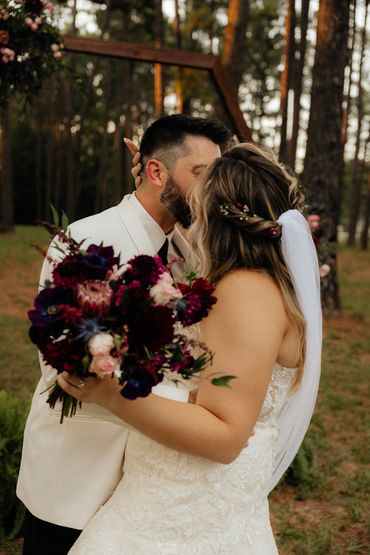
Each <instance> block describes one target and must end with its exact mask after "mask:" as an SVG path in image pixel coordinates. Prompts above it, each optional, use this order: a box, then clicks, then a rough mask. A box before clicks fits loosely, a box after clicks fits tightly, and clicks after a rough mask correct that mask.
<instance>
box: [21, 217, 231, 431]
mask: <svg viewBox="0 0 370 555" xmlns="http://www.w3.org/2000/svg"><path fill="white" fill-rule="evenodd" d="M44 225H45V227H47V229H48V230H49V231H50V232H51V233H52V234H53V235H56V239H54V242H53V244H54V249H56V250H57V252H60V254H61V256H60V258H59V259H57V260H55V259H53V258H50V256H49V255H47V253H43V254H46V256H47V257H48V260H49V262H50V263H51V265H52V268H53V270H52V280H51V281H48V282H46V283H44V284H41V287H42V289H41V290H40V292H39V293H38V295H37V296H36V298H35V300H34V307H33V308H32V309H31V310H30V311H29V313H28V315H29V318H30V320H31V324H32V325H31V328H30V331H29V336H30V339H31V341H32V342H33V343H35V344H36V345H37V347H38V348H39V350H40V352H41V354H42V358H43V360H44V362H45V363H46V364H48V365H50V366H52V367H53V368H55V369H56V370H57V372H58V373H59V372H63V371H67V372H68V373H70V374H71V375H75V376H78V377H79V378H80V380H81V384H83V380H84V379H85V378H87V377H89V376H91V375H97V376H99V377H101V378H107V377H111V378H113V379H118V383H119V384H120V385H122V389H121V394H122V395H123V396H124V397H125V398H128V399H136V398H137V397H145V396H147V395H149V393H150V392H151V390H152V388H153V387H154V386H155V385H157V384H158V383H160V382H161V381H162V380H163V378H164V377H165V376H166V377H168V378H169V379H170V380H172V381H175V382H176V381H178V378H179V376H181V377H182V378H183V379H185V380H187V379H190V378H192V377H193V376H199V375H200V373H201V372H202V370H203V369H205V367H206V366H208V364H210V363H211V361H212V353H211V352H210V351H209V350H208V348H207V347H206V345H204V344H202V343H200V342H198V341H196V340H194V339H189V338H187V337H186V336H185V335H184V332H183V328H186V327H187V326H191V325H193V324H195V323H197V322H199V321H200V320H202V318H204V317H205V316H207V314H208V312H209V310H210V309H211V307H212V306H213V304H214V303H215V302H216V298H215V297H214V296H213V292H214V287H213V286H212V285H210V284H209V283H208V282H207V281H206V280H205V279H203V278H197V277H196V275H195V274H194V273H191V274H188V275H187V276H185V277H184V280H182V281H177V282H176V283H175V282H174V280H173V278H172V276H171V273H170V267H169V266H168V265H165V264H164V263H163V262H162V259H161V258H160V257H159V256H154V257H152V256H147V255H138V256H135V257H133V258H132V259H131V260H129V261H128V263H127V264H126V265H124V266H121V265H120V259H119V257H118V256H115V254H114V251H113V248H112V247H111V246H103V245H89V246H88V248H87V249H84V248H82V244H83V242H81V243H77V242H76V241H75V240H74V239H73V238H72V237H70V235H69V234H67V233H66V232H65V231H63V230H61V229H60V228H59V227H58V226H56V225H52V224H47V223H44ZM65 228H66V226H65ZM39 250H40V249H39ZM210 379H211V382H212V383H213V384H214V385H227V384H228V382H229V380H230V379H232V376H218V377H217V376H216V377H211V378H210ZM58 401H61V402H62V407H61V408H62V410H61V421H63V417H64V416H73V414H75V412H76V409H77V406H78V401H76V400H75V399H74V398H72V397H71V396H69V395H68V394H67V393H65V392H64V391H63V390H62V389H61V388H60V387H59V385H58V384H55V385H54V386H52V388H51V391H50V392H49V396H48V399H47V402H48V403H49V404H50V406H51V407H52V408H54V407H55V405H56V403H57V402H58Z"/></svg>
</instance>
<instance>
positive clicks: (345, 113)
mask: <svg viewBox="0 0 370 555" xmlns="http://www.w3.org/2000/svg"><path fill="white" fill-rule="evenodd" d="M351 7H352V10H351V9H350V20H351V22H350V29H349V31H350V40H349V46H348V51H347V62H346V66H348V79H347V90H346V93H345V95H344V102H343V109H342V131H341V138H342V154H341V161H342V167H341V168H340V175H341V179H340V183H339V191H338V204H339V210H338V212H337V225H339V223H340V221H341V207H342V199H343V189H344V152H345V148H346V144H347V138H348V122H349V114H350V112H351V104H352V102H351V100H352V99H351V90H352V83H353V52H354V46H355V41H356V0H352V4H351Z"/></svg>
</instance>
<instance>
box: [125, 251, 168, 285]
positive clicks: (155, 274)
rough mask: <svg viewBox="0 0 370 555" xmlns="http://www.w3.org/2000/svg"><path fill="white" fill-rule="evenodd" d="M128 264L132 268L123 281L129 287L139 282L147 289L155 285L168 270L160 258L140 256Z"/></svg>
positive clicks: (126, 272) (128, 270)
mask: <svg viewBox="0 0 370 555" xmlns="http://www.w3.org/2000/svg"><path fill="white" fill-rule="evenodd" d="M128 264H129V265H130V268H128V269H127V270H126V271H125V272H124V274H123V276H122V278H123V281H124V282H125V283H126V284H127V285H128V284H130V283H132V282H133V281H138V282H139V283H141V285H142V286H143V287H144V288H145V289H148V288H150V287H151V286H152V285H155V284H156V283H157V281H158V278H159V276H160V275H161V274H162V273H163V272H164V271H165V270H166V266H165V265H164V264H163V262H162V260H161V258H160V257H159V256H148V255H146V254H140V255H139V256H134V258H131V260H129V261H128Z"/></svg>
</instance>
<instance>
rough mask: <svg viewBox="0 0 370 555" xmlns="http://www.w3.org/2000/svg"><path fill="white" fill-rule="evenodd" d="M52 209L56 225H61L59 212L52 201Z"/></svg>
mask: <svg viewBox="0 0 370 555" xmlns="http://www.w3.org/2000/svg"><path fill="white" fill-rule="evenodd" d="M50 209H51V213H52V214H53V222H54V224H55V225H57V226H58V227H59V221H60V217H59V213H58V210H57V209H56V208H55V206H54V204H53V203H52V202H51V203H50Z"/></svg>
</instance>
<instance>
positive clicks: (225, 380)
mask: <svg viewBox="0 0 370 555" xmlns="http://www.w3.org/2000/svg"><path fill="white" fill-rule="evenodd" d="M235 378H236V376H220V377H219V378H212V380H211V384H212V385H217V386H221V387H229V383H230V382H231V380H235Z"/></svg>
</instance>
